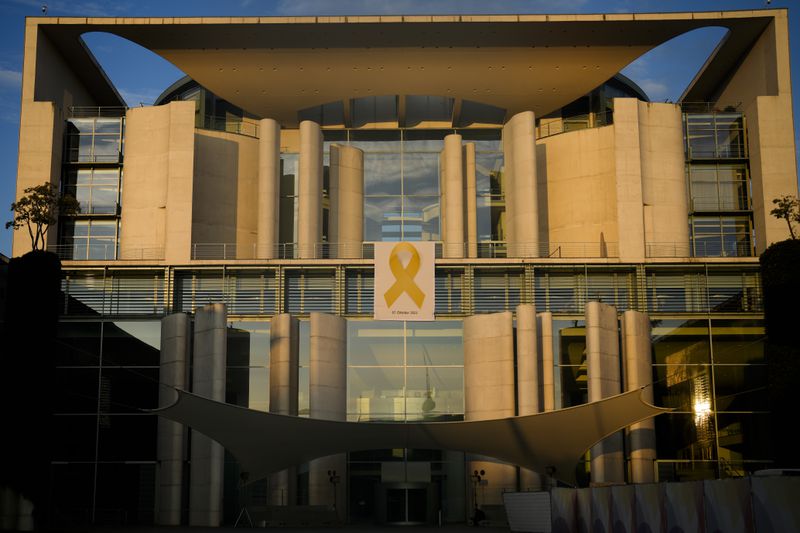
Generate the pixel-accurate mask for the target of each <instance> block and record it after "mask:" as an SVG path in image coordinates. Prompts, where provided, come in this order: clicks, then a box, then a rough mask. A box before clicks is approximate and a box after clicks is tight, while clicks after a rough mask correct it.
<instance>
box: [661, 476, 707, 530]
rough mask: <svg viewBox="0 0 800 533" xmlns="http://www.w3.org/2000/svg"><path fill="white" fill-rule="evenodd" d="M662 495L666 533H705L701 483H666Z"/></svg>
mask: <svg viewBox="0 0 800 533" xmlns="http://www.w3.org/2000/svg"><path fill="white" fill-rule="evenodd" d="M664 493H665V498H664V502H665V503H664V510H665V512H666V515H667V531H686V532H688V531H691V532H692V533H703V532H704V531H705V520H704V519H703V482H702V481H688V482H685V483H667V484H666V486H665V491H664Z"/></svg>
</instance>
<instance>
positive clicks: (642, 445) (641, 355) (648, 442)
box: [622, 311, 656, 483]
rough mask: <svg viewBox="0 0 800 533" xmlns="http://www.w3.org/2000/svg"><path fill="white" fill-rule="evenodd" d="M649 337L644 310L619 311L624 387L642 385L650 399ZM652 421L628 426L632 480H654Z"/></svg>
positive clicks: (644, 393) (653, 433)
mask: <svg viewBox="0 0 800 533" xmlns="http://www.w3.org/2000/svg"><path fill="white" fill-rule="evenodd" d="M651 354H652V341H651V338H650V317H649V316H647V313H640V312H638V311H625V313H624V314H623V315H622V356H623V361H624V363H625V390H626V391H631V390H635V389H640V388H642V387H644V390H643V391H642V394H643V398H644V399H645V401H647V402H648V403H651V404H652V403H653V387H652V385H653V359H652V355H651ZM655 430H656V426H655V421H654V420H653V419H652V418H650V419H648V420H645V421H644V422H639V423H637V424H633V425H632V426H630V427H629V428H628V429H627V430H626V433H627V435H628V449H629V450H630V454H631V455H630V456H631V481H632V482H633V483H653V482H654V481H655V460H656V435H655Z"/></svg>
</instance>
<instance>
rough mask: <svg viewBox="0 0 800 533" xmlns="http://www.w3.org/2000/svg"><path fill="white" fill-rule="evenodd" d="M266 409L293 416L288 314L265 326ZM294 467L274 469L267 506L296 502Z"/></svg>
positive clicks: (296, 352)
mask: <svg viewBox="0 0 800 533" xmlns="http://www.w3.org/2000/svg"><path fill="white" fill-rule="evenodd" d="M269 335H270V337H269V412H270V413H276V414H279V415H291V416H297V392H298V373H299V359H300V326H299V324H298V322H297V319H296V318H294V317H293V316H292V315H290V314H285V313H284V314H280V315H275V316H274V317H272V321H271V322H270V328H269ZM296 481H297V472H296V468H295V467H292V468H288V469H286V470H282V471H280V472H276V473H274V474H272V475H271V476H270V479H269V502H270V504H271V505H293V504H294V503H295V502H296V501H297V493H296V491H297V482H296Z"/></svg>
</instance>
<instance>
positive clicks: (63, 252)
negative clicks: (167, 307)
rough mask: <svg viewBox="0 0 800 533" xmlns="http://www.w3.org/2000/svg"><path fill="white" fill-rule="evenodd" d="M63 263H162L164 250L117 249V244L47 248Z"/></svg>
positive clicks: (59, 245)
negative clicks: (117, 261) (116, 261)
mask: <svg viewBox="0 0 800 533" xmlns="http://www.w3.org/2000/svg"><path fill="white" fill-rule="evenodd" d="M47 251H48V252H52V253H54V254H56V255H57V256H58V258H59V259H61V260H63V261H115V260H119V261H162V260H163V259H164V248H125V249H122V250H118V249H117V245H116V244H89V245H88V246H87V245H78V246H75V245H69V244H58V245H52V246H48V247H47Z"/></svg>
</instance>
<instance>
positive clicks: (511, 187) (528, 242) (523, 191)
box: [503, 111, 539, 257]
mask: <svg viewBox="0 0 800 533" xmlns="http://www.w3.org/2000/svg"><path fill="white" fill-rule="evenodd" d="M503 154H504V158H505V167H504V168H505V175H504V179H505V181H506V195H505V196H506V227H507V228H506V240H507V241H508V245H507V247H508V254H509V257H538V256H539V197H538V188H537V184H536V117H535V115H534V114H533V111H523V112H522V113H517V114H516V115H514V116H513V117H511V119H510V120H509V121H508V122H506V124H505V126H503ZM509 200H510V201H509Z"/></svg>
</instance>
